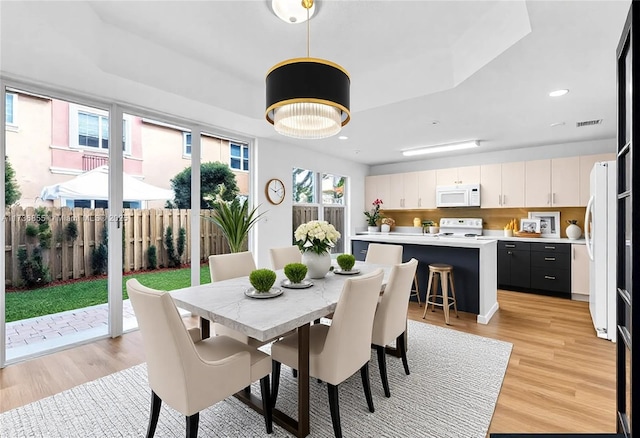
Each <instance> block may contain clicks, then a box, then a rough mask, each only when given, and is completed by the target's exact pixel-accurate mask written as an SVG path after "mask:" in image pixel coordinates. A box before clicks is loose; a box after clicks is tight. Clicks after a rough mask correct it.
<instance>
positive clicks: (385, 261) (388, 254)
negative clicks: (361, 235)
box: [364, 243, 402, 265]
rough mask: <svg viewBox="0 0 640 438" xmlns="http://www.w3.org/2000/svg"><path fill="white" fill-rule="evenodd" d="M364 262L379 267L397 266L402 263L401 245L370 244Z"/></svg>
mask: <svg viewBox="0 0 640 438" xmlns="http://www.w3.org/2000/svg"><path fill="white" fill-rule="evenodd" d="M364 261H365V262H366V263H376V264H379V265H398V264H400V263H402V245H388V244H386V243H370V244H369V247H368V248H367V255H366V256H365V258H364Z"/></svg>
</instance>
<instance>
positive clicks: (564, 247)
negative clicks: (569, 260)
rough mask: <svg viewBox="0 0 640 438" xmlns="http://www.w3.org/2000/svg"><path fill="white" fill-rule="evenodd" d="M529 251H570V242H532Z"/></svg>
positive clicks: (563, 252)
mask: <svg viewBox="0 0 640 438" xmlns="http://www.w3.org/2000/svg"><path fill="white" fill-rule="evenodd" d="M531 251H549V252H555V253H562V254H570V253H571V244H569V243H537V242H536V243H532V244H531Z"/></svg>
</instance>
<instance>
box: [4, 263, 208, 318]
mask: <svg viewBox="0 0 640 438" xmlns="http://www.w3.org/2000/svg"><path fill="white" fill-rule="evenodd" d="M190 272H191V269H190V268H185V269H174V270H168V271H161V272H153V271H150V272H144V273H141V272H138V273H135V274H130V275H126V276H124V277H123V279H122V297H123V298H124V299H127V298H129V297H128V296H127V290H126V287H125V282H126V281H127V280H128V279H130V278H137V279H138V281H140V283H142V284H143V285H145V286H147V287H151V288H153V289H159V290H173V289H179V288H181V287H187V286H189V285H190V283H191V274H190ZM210 281H211V278H210V277H209V265H203V266H202V267H201V268H200V283H209V282H210ZM5 300H6V306H5V308H6V321H7V322H12V321H18V320H21V319H27V318H34V317H36V316H42V315H50V314H52V313H58V312H64V311H66V310H73V309H80V308H82V307H89V306H95V305H96V304H104V303H106V302H107V279H106V278H102V279H96V280H87V281H78V282H74V283H69V284H62V285H58V286H50V287H43V288H40V289H31V290H25V291H16V292H7V293H6V294H5Z"/></svg>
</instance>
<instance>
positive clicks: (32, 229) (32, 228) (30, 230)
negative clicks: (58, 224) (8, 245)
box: [24, 224, 38, 237]
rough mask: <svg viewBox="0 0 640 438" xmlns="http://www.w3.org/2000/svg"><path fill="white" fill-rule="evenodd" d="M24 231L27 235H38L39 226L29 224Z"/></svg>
mask: <svg viewBox="0 0 640 438" xmlns="http://www.w3.org/2000/svg"><path fill="white" fill-rule="evenodd" d="M24 232H25V234H26V235H27V237H36V236H37V235H38V226H37V225H34V224H28V225H27V228H25V230H24Z"/></svg>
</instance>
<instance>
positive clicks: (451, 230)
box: [436, 217, 482, 238]
mask: <svg viewBox="0 0 640 438" xmlns="http://www.w3.org/2000/svg"><path fill="white" fill-rule="evenodd" d="M436 236H438V237H456V238H475V237H476V236H482V219H480V218H444V217H443V218H442V219H440V233H439V234H437V235H436Z"/></svg>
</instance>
